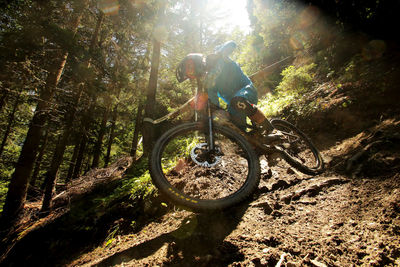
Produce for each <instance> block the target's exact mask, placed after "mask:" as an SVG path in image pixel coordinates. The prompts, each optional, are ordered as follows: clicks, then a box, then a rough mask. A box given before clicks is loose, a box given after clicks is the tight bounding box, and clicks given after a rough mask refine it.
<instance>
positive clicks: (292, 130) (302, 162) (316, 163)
mask: <svg viewBox="0 0 400 267" xmlns="http://www.w3.org/2000/svg"><path fill="white" fill-rule="evenodd" d="M271 124H272V126H274V128H275V129H277V130H279V131H281V132H282V133H283V134H284V142H283V143H282V144H279V145H277V148H278V149H279V150H280V152H281V154H282V156H283V158H284V159H285V160H286V162H287V163H289V164H290V165H291V166H293V167H294V168H296V169H297V170H299V171H301V172H303V173H305V174H309V175H316V174H319V173H321V172H323V171H324V169H325V167H324V161H323V159H322V156H321V154H320V152H319V151H318V149H317V148H316V147H315V145H314V144H313V143H312V142H311V140H310V139H309V138H308V137H307V136H306V134H304V133H303V132H302V131H301V130H299V129H298V128H297V127H296V126H294V125H293V124H291V123H289V122H287V121H284V120H280V119H274V120H271Z"/></svg>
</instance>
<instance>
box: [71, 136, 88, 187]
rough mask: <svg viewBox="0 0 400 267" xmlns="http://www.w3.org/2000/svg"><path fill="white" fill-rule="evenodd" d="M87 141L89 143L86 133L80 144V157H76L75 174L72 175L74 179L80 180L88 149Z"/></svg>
mask: <svg viewBox="0 0 400 267" xmlns="http://www.w3.org/2000/svg"><path fill="white" fill-rule="evenodd" d="M87 141H88V138H87V135H86V133H83V135H82V138H81V142H80V143H79V150H78V156H77V157H76V162H75V168H74V172H73V174H72V179H76V178H78V177H79V175H80V174H81V167H82V162H83V158H84V156H85V149H86V145H87Z"/></svg>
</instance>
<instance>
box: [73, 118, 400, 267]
mask: <svg viewBox="0 0 400 267" xmlns="http://www.w3.org/2000/svg"><path fill="white" fill-rule="evenodd" d="M399 130H400V122H399V121H398V120H386V121H383V122H381V123H379V124H378V125H377V126H375V127H372V128H370V129H368V130H367V131H364V132H362V133H360V134H358V135H356V136H353V137H351V138H347V139H344V140H342V141H341V142H337V144H336V145H334V146H332V147H330V148H329V149H327V150H325V151H323V156H324V158H325V160H326V161H327V164H328V170H327V172H325V173H324V174H322V175H318V176H314V177H311V176H307V175H304V174H301V173H299V172H297V171H295V170H294V169H292V168H290V167H289V166H288V165H286V163H284V162H283V161H279V162H278V164H277V165H276V166H274V167H272V168H271V169H270V168H268V165H267V162H266V160H265V159H264V158H263V157H262V158H260V160H261V165H262V168H263V170H262V179H261V183H260V186H259V189H258V191H257V192H256V194H255V195H254V197H253V199H252V200H250V201H249V202H247V203H244V204H243V205H241V206H240V207H236V208H234V209H231V210H229V211H226V212H224V213H222V212H220V213H216V214H207V215H202V214H194V213H191V212H189V211H183V210H175V211H174V210H172V211H170V212H169V213H167V214H165V215H164V216H162V217H160V218H158V219H157V220H155V221H153V222H152V223H150V224H148V225H147V226H146V227H144V228H143V229H141V230H140V231H139V232H138V233H135V234H129V235H122V236H118V237H117V238H116V239H115V240H114V241H113V242H112V243H111V244H107V246H106V244H105V245H104V246H103V247H98V248H96V249H95V250H93V251H90V252H88V253H86V254H84V255H81V256H80V257H79V258H77V259H75V260H73V261H72V262H70V263H69V266H82V265H83V266H93V265H96V266H228V265H229V266H305V265H306V266H360V265H365V266H387V265H388V266H399V265H400V174H399V173H398V170H399V169H400V152H399V151H400V149H399V148H400V145H399V143H400V142H399V139H400V138H399V134H398V132H399ZM330 142H331V141H330Z"/></svg>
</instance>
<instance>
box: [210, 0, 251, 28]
mask: <svg viewBox="0 0 400 267" xmlns="http://www.w3.org/2000/svg"><path fill="white" fill-rule="evenodd" d="M246 2H247V1H246V0H209V1H208V2H207V10H210V11H215V12H216V13H217V14H218V16H219V18H218V19H217V20H216V21H215V27H216V28H217V29H218V28H225V29H228V30H233V29H234V28H235V27H239V29H241V30H242V31H244V32H249V31H250V20H249V16H248V13H247V8H246V5H247V3H246Z"/></svg>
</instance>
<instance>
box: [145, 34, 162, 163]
mask: <svg viewBox="0 0 400 267" xmlns="http://www.w3.org/2000/svg"><path fill="white" fill-rule="evenodd" d="M160 50H161V43H160V42H159V41H157V40H156V39H154V40H153V55H152V57H151V70H150V78H149V85H148V88H147V98H146V105H145V109H144V110H145V111H144V114H145V117H147V118H151V119H154V110H155V109H154V108H155V104H156V92H157V78H158V67H159V63H160ZM142 132H143V133H145V134H143V148H144V153H145V154H146V155H149V154H150V151H151V148H152V146H153V142H154V126H153V124H150V123H144V124H143V131H142Z"/></svg>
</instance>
